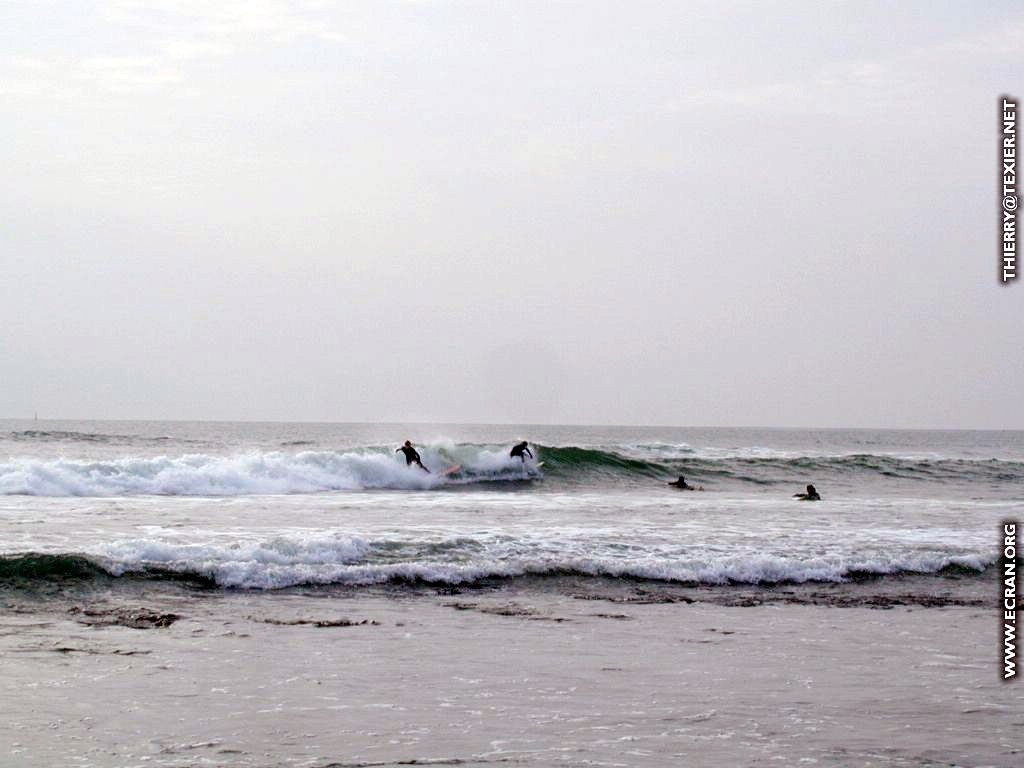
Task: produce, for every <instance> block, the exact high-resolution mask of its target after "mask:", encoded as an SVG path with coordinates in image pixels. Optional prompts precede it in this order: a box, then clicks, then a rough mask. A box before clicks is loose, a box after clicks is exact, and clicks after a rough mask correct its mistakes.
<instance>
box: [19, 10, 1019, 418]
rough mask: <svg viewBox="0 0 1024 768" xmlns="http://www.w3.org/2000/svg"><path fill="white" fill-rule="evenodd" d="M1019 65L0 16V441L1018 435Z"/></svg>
mask: <svg viewBox="0 0 1024 768" xmlns="http://www.w3.org/2000/svg"><path fill="white" fill-rule="evenodd" d="M1022 41H1024V7H1022V6H1021V5H1020V4H1019V3H1014V2H992V3H980V2H942V1H940V2H916V3H914V2H903V3H894V2H815V3H812V2H731V3H730V2H666V3H661V2H643V1H641V2H616V3H611V2H516V3H498V2H456V1H451V2H448V1H444V0H437V1H436V2H434V1H432V0H419V1H418V2H385V1H381V2H324V1H320V0H317V1H312V0H294V1H289V0H244V1H239V2H236V1H235V0H220V1H219V2H216V3H211V2H208V0H152V1H151V2H142V0H96V1H95V2H86V1H84V0H83V1H81V2H76V1H65V0H62V1H61V2H48V1H47V0H31V2H21V1H20V0H13V1H11V0H8V1H7V2H3V3H0V167H2V168H3V169H4V173H3V181H2V182H0V417H8V418H15V417H23V416H29V417H30V416H31V415H32V414H33V413H34V412H38V413H39V417H40V418H121V419H214V420H220V419H223V420H234V419H237V420H283V421H290V420H311V421H396V422H407V421H419V422H438V421H447V422H480V423H555V424H573V423H585V424H637V425H642V424H643V425H680V426H686V425H709V426H715V425H721V426H743V425H759V426H807V427H826V426H845V427H908V428H913V427H920V428H996V429H998V428H1016V429H1020V428H1024V409H1022V407H1021V394H1022V392H1024V351H1022V350H1024V278H1022V279H1021V280H1020V283H1019V284H1015V285H1011V286H1009V287H1005V286H1002V285H1000V284H999V282H998V279H997V265H998V256H999V254H998V250H997V231H996V226H997V216H998V209H997V197H996V190H997V184H998V181H999V178H998V177H999V172H1000V167H999V166H998V164H997V151H998V146H997V142H998V138H999V137H998V134H997V131H998V128H999V126H998V111H997V97H998V96H999V95H1000V94H1002V93H1010V94H1015V95H1020V96H1024V87H1022V86H1024V64H1022V59H1021V50H1022V46H1024V42H1022ZM1021 122H1022V124H1024V120H1022V121H1021Z"/></svg>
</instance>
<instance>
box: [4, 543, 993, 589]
mask: <svg viewBox="0 0 1024 768" xmlns="http://www.w3.org/2000/svg"><path fill="white" fill-rule="evenodd" d="M472 544H473V543H470V542H458V541H454V542H448V543H440V544H437V543H435V544H420V545H413V544H410V543H406V544H403V545H400V546H399V548H400V549H405V550H406V551H405V552H404V553H402V554H404V555H405V556H404V557H402V556H400V555H396V553H395V552H394V551H392V550H393V549H394V546H395V545H394V544H393V543H392V544H390V545H389V544H388V543H387V542H368V541H364V540H360V539H349V540H344V539H341V540H323V541H313V542H305V543H295V542H289V541H282V540H277V541H270V542H264V543H245V544H239V545H234V546H231V545H227V546H226V545H219V544H194V545H183V544H170V543H166V542H156V541H145V540H141V541H125V542H117V543H114V544H112V545H110V546H109V547H107V548H106V551H105V552H103V553H99V552H96V553H89V554H81V553H65V554H40V553H23V554H15V555H7V556H0V582H8V583H10V582H20V583H25V582H37V581H52V580H61V579H74V580H95V579H107V578H117V577H129V578H131V577H134V578H147V579H172V580H176V581H191V582H196V583H199V584H202V585H206V586H217V587H223V588H238V589H256V590H272V589H284V588H287V587H293V586H311V585H329V584H341V585H349V586H368V585H374V584H384V583H403V582H404V583H408V582H422V583H427V584H443V585H472V584H474V583H480V582H483V581H487V580H493V579H510V578H518V577H527V576H534V577H536V576H575V577H579V578H588V577H595V578H621V579H630V580H650V581H664V582H676V583H681V584H705V585H728V584H785V583H803V582H832V583H838V582H844V581H850V580H855V579H859V578H864V577H870V576H902V575H915V574H916V575H939V576H944V575H970V574H974V575H978V574H981V573H983V572H984V571H985V569H986V568H987V567H988V566H990V565H991V564H992V561H991V560H990V559H986V558H985V557H983V556H979V555H971V554H960V555H952V554H939V553H930V554H924V553H917V554H909V553H908V554H905V555H903V556H898V557H885V556H878V555H876V556H870V557H868V556H865V557H860V558H844V557H839V556H821V557H815V558H811V559H807V560H801V559H798V558H795V557H786V556H781V555H760V556H749V555H746V556H742V557H741V556H728V555H720V556H718V557H716V558H714V559H706V558H699V557H694V558H659V557H646V558H637V559H634V560H628V559H625V560H624V559H621V558H617V557H614V556H612V555H610V554H607V555H604V556H602V555H601V554H596V555H593V556H571V555H570V556H564V557H556V556H552V555H540V554H534V555H530V554H528V553H521V554H519V555H516V556H507V557H493V556H489V555H494V554H495V553H493V552H488V551H486V550H485V551H484V552H482V553H481V552H477V553H476V555H475V556H473V557H469V556H465V557H463V556H460V555H468V552H467V550H468V549H472V548H473V547H472Z"/></svg>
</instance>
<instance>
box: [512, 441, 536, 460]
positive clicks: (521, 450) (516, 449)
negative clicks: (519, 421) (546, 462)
mask: <svg viewBox="0 0 1024 768" xmlns="http://www.w3.org/2000/svg"><path fill="white" fill-rule="evenodd" d="M526 445H527V443H526V441H525V440H523V442H521V443H516V444H515V445H513V446H512V450H511V451H509V454H508V455H509V456H510V457H512V458H513V459H514V458H516V457H517V456H518V457H519V458H520V459H522V460H523V464H525V463H526V456H529V457H530V458H531V459H532V458H533V454H532V453H530V449H529V448H527V447H526ZM523 454H525V455H523Z"/></svg>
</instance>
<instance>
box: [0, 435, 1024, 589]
mask: <svg viewBox="0 0 1024 768" xmlns="http://www.w3.org/2000/svg"><path fill="white" fill-rule="evenodd" d="M406 439H409V440H412V441H413V443H414V444H415V445H416V446H417V448H418V450H419V452H420V454H421V455H422V457H423V463H424V465H425V466H426V467H428V468H429V469H430V470H431V471H430V473H427V472H424V471H423V470H421V469H419V468H418V467H416V466H412V467H408V466H406V464H405V460H404V458H403V457H402V455H401V454H400V453H396V452H395V450H396V448H397V447H398V446H399V445H401V444H402V442H404V441H405V440H406ZM519 440H529V441H530V447H531V449H532V451H533V453H534V455H535V459H534V460H533V461H527V462H526V464H524V463H523V462H521V461H520V460H519V459H514V458H511V457H510V456H509V449H510V447H511V445H512V444H513V443H515V442H517V441H519ZM535 462H543V466H542V467H540V468H537V467H536V465H535ZM456 464H458V465H461V466H462V470H461V471H460V472H459V473H457V474H455V475H452V476H450V477H440V476H439V473H440V472H441V471H443V470H445V469H447V468H448V467H451V466H453V465H456ZM680 475H684V476H685V477H686V479H687V482H688V483H689V484H691V485H693V486H701V487H703V489H704V490H703V491H682V490H678V489H676V488H673V487H671V486H669V485H668V482H669V481H671V480H674V479H675V478H677V477H678V476H680ZM808 483H813V484H814V485H815V486H816V487H817V489H818V492H819V493H820V494H821V496H822V500H821V501H820V502H801V501H798V500H796V499H794V498H793V495H794V494H795V493H799V492H801V491H803V489H804V487H805V486H806V485H807V484H808ZM1022 510H1024V432H1012V431H998V432H971V431H948V432H946V431H889V430H837V429H829V430H806V429H724V428H717V429H716V428H699V429H698V428H647V427H645V428H634V427H582V426H525V425H524V426H482V425H451V424H449V425H425V424H410V425H389V424H310V423H302V424H284V423H212V422H195V423H192V422H156V421H150V422H125V421H117V422H113V421H110V422H99V421H74V422H72V421H0V578H3V579H8V580H10V579H17V580H19V581H24V580H26V579H27V580H32V579H35V578H40V579H45V578H52V577H54V576H55V575H56V576H61V575H75V576H78V577H86V578H88V577H90V576H91V575H95V576H96V577H100V578H109V577H120V578H137V577H144V578H148V579H160V578H175V579H180V578H181V577H189V578H192V577H194V578H196V579H199V580H201V581H203V582H204V583H206V584H207V585H213V586H216V587H220V588H242V589H251V590H273V589H280V588H286V587H292V586H297V585H319V584H344V585H351V586H352V587H353V588H355V589H358V588H360V587H362V586H364V585H374V584H381V583H392V584H403V583H424V582H425V583H434V584H448V585H457V584H471V583H475V582H480V581H482V580H489V579H495V578H503V579H514V578H517V577H524V576H531V577H543V576H545V575H565V574H571V575H574V576H575V577H577V578H579V579H586V578H589V577H602V578H626V579H632V580H636V579H640V580H647V579H650V580H667V581H674V582H683V583H698V584H712V585H714V584H730V583H748V584H763V583H768V584H776V583H780V582H805V581H819V582H822V583H824V584H828V583H837V582H842V581H845V580H849V579H853V578H859V577H862V576H864V575H877V576H881V577H899V576H900V575H902V574H909V573H915V574H935V575H943V574H946V575H948V574H949V573H950V572H955V573H956V574H957V575H959V576H961V577H967V578H970V577H971V576H972V575H974V574H981V573H982V572H984V570H985V569H986V568H987V567H988V566H990V565H991V564H993V563H994V562H995V558H996V556H997V544H998V533H999V529H998V524H999V521H1000V520H1002V519H1004V518H1013V517H1018V518H1019V517H1020V515H1021V511H1022Z"/></svg>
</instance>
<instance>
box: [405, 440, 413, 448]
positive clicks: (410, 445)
mask: <svg viewBox="0 0 1024 768" xmlns="http://www.w3.org/2000/svg"><path fill="white" fill-rule="evenodd" d="M405 447H406V448H411V447H412V443H411V442H410V441H408V440H406V441H405Z"/></svg>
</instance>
